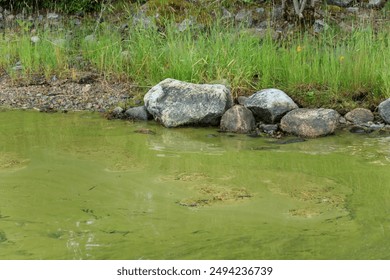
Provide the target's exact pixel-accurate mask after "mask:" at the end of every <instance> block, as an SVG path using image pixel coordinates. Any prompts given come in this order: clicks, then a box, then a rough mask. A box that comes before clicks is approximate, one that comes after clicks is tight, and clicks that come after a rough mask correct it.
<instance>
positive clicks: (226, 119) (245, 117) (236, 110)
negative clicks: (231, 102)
mask: <svg viewBox="0 0 390 280" xmlns="http://www.w3.org/2000/svg"><path fill="white" fill-rule="evenodd" d="M255 127H256V122H255V118H254V117H253V114H252V112H251V111H250V110H249V109H247V108H245V107H244V106H242V105H236V106H233V107H232V108H230V109H229V110H227V111H226V112H225V114H223V116H222V119H221V125H220V129H221V131H228V132H236V133H248V132H250V131H252V130H254V129H255Z"/></svg>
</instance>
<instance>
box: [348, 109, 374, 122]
mask: <svg viewBox="0 0 390 280" xmlns="http://www.w3.org/2000/svg"><path fill="white" fill-rule="evenodd" d="M344 117H345V119H346V120H347V121H349V122H351V123H353V124H363V123H368V122H372V121H373V120H374V114H373V113H372V112H371V111H370V110H368V109H365V108H356V109H353V110H352V111H350V112H348V113H346V114H345V116H344Z"/></svg>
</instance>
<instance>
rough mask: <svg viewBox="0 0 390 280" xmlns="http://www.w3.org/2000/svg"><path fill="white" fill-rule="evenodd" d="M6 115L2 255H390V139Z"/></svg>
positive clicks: (0, 128) (0, 165)
mask: <svg viewBox="0 0 390 280" xmlns="http://www.w3.org/2000/svg"><path fill="white" fill-rule="evenodd" d="M0 114H1V118H0V120H1V121H0V142H1V143H2V145H1V146H0V259H389V258H390V253H389V252H390V241H389V240H390V238H389V237H390V236H389V232H390V220H389V218H388V211H389V207H390V183H389V182H390V173H389V171H390V170H389V168H390V161H389V159H390V145H389V144H390V136H389V135H376V134H375V133H372V134H369V135H352V134H349V133H341V132H340V133H337V134H336V135H335V136H331V137H325V138H321V139H311V140H309V141H305V142H297V143H291V144H281V143H279V142H277V141H275V140H274V139H269V138H261V137H260V138H251V137H247V136H245V135H232V134H229V133H218V132H217V130H216V129H215V128H177V129H165V128H163V127H161V126H159V125H157V124H154V123H130V122H122V121H107V120H104V119H102V118H101V117H100V116H98V115H95V114H90V113H79V114H75V113H74V114H73V113H72V114H52V115H47V114H39V113H35V112H20V111H18V112H13V111H11V112H0ZM149 130H151V131H153V132H154V133H138V132H137V131H149Z"/></svg>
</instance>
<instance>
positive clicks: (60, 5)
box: [0, 0, 103, 13]
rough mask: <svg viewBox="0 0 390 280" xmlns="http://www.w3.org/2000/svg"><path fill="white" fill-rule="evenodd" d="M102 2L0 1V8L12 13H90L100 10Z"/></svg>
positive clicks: (67, 0) (69, 0) (95, 0)
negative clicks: (47, 10) (39, 11)
mask: <svg viewBox="0 0 390 280" xmlns="http://www.w3.org/2000/svg"><path fill="white" fill-rule="evenodd" d="M102 2H103V0H54V1H52V0H43V1H42V0H17V1H15V0H0V6H1V7H3V8H6V9H10V10H12V11H14V12H15V11H16V12H18V11H21V10H23V9H26V10H27V11H33V10H34V11H35V10H39V9H52V10H55V11H58V12H63V13H75V12H90V11H96V10H99V9H100V5H101V4H102Z"/></svg>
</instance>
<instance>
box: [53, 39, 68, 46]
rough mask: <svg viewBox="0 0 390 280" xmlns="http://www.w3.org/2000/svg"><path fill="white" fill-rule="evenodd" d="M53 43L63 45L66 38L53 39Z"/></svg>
mask: <svg viewBox="0 0 390 280" xmlns="http://www.w3.org/2000/svg"><path fill="white" fill-rule="evenodd" d="M53 44H54V45H55V46H58V47H64V46H65V45H66V40H65V39H62V38H59V39H55V40H53Z"/></svg>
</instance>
